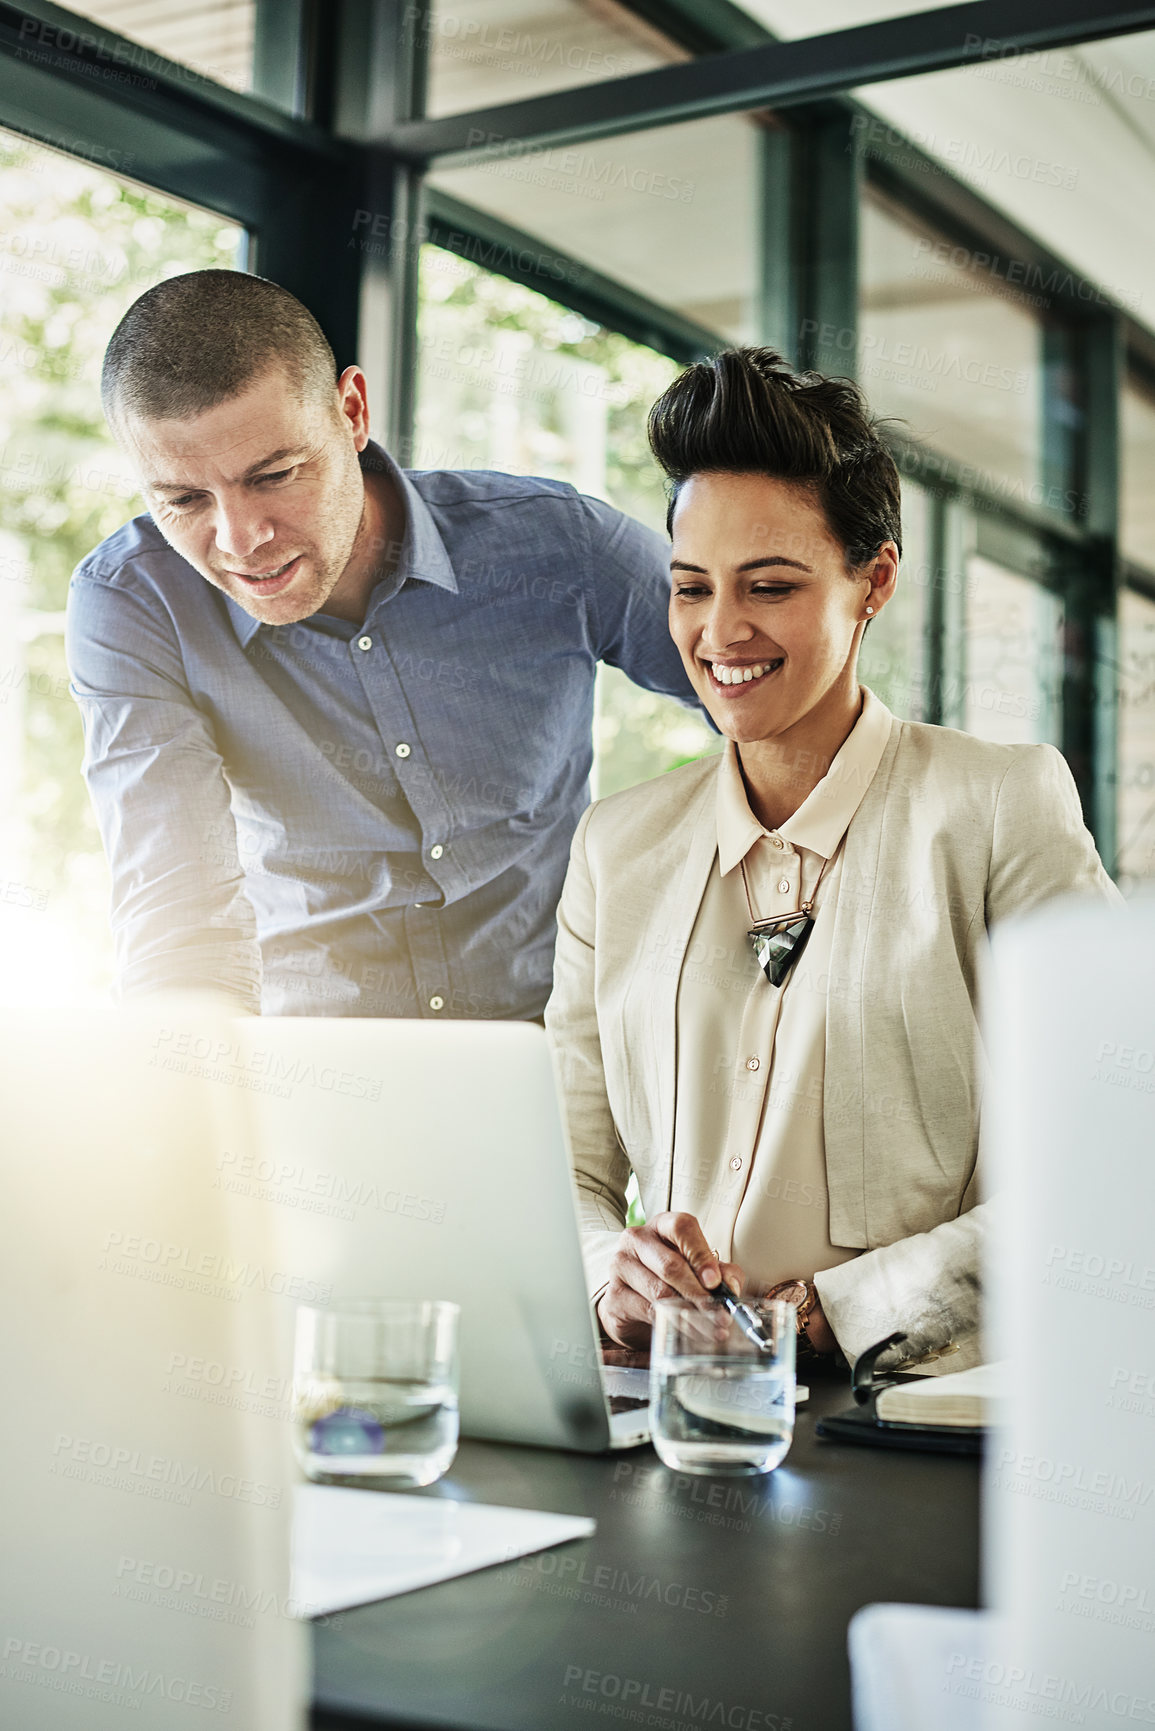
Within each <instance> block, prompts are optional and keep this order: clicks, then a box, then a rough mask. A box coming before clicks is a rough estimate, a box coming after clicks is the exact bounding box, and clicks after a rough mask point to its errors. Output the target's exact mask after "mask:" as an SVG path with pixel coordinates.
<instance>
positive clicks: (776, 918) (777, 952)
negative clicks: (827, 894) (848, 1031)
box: [738, 854, 834, 986]
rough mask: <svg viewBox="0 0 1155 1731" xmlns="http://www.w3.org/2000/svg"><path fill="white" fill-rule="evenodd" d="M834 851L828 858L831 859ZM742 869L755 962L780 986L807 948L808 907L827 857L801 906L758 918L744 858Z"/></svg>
mask: <svg viewBox="0 0 1155 1731" xmlns="http://www.w3.org/2000/svg"><path fill="white" fill-rule="evenodd" d="M833 857H834V856H833V854H832V855H831V859H833ZM738 863H739V867H740V869H741V872H742V888H743V889H744V890H745V892H746V907H747V909H748V910H749V913H750V930H749V931H748V932H747V934H746V936H747V937H748V938H749V939H750V943H751V945H752V947H753V950H754V954H755V956H756V957H757V959H758V966H759V967H760V968H761V969H762V972H763V973H764V974H765V975H766V978H767V979H768V980H769V981H770V984H771V985H772V986H780V985H781V984H782V982H783V980H784V979H785V978H786V976H787V974H788V973H789V972H790V969H791V968H792V967H793V966H794V963H795V962H796V961H797V960H798V958H799V956H800V955H801V954H802V952H803V950H804V949H805V948H806V941H807V939H808V938H809V936H810V932H811V929H812V927H813V925H814V915H813V914H812V913H811V911H810V910H811V908H812V907H813V906H814V898H815V897H816V896H817V894H818V885H819V884H820V883H821V882H822V880H823V878H824V877H825V876H826V867H827V866H828V865H829V864H830V860H826V861H824V863H823V866H822V870H821V871H820V872H819V874H818V878H817V881H816V882H815V885H814V888H813V889H812V890H811V892H810V894H809V895H808V896H807V898H806V900H805V901H804V902H803V903H802V906H801V907H800V908H799V909H798V910H797V911H796V912H794V913H787V914H771V915H770V916H769V918H768V919H764V920H760V919H758V918H757V916H756V915H755V913H754V904H753V902H752V901H751V900H750V883H749V880H748V878H747V876H746V861H745V860H744V859H742V860H740V861H739V862H738Z"/></svg>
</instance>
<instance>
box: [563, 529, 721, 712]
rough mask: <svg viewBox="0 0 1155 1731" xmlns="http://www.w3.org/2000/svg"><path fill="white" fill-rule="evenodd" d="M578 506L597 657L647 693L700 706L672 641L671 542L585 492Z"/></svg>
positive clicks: (689, 705) (692, 705) (695, 706)
mask: <svg viewBox="0 0 1155 1731" xmlns="http://www.w3.org/2000/svg"><path fill="white" fill-rule="evenodd" d="M579 505H580V508H581V510H582V512H583V514H584V518H585V525H586V531H587V534H588V537H589V595H590V615H591V619H592V623H593V631H594V653H595V655H596V656H597V659H598V660H599V661H608V662H609V664H610V666H611V667H620V668H621V670H622V672H623V673H626V674H628V675H629V677H630V678H631V679H632V680H633V682H634V684H635V685H641V686H644V687H645V689H646V690H647V691H656V692H659V693H660V694H661V695H662V696H663V697H673V698H676V699H677V700H678V702H679V703H684V704H686V705H687V706H688V707H693V708H699V704H698V699H697V697H696V696H695V694H694V690H693V687H692V686H691V684H690V681H689V679H688V678H687V677H686V670H685V668H684V667H683V666H682V657H681V656H680V655H679V653H678V651H677V649H676V648H675V646H674V640H673V638H672V637H671V636H670V625H669V609H670V549H669V547H668V545H667V543H666V542H665V541H664V540H663V539H662V537H661V536H660V535H656V534H655V533H654V531H653V530H652V529H647V528H646V527H645V525H644V524H642V523H636V522H635V521H634V519H633V518H632V517H627V516H626V515H625V514H624V512H621V511H616V510H615V509H614V507H613V506H612V505H607V504H605V503H604V502H603V501H602V500H601V499H591V498H589V497H588V496H587V495H585V494H580V495H579ZM702 713H703V714H704V713H705V712H704V711H702ZM706 719H707V720H708V719H709V718H708V717H707V718H706ZM711 725H713V724H712V723H711Z"/></svg>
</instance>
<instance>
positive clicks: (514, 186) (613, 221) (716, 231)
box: [430, 115, 760, 342]
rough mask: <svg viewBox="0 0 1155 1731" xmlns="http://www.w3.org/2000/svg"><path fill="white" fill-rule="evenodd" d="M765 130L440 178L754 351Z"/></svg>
mask: <svg viewBox="0 0 1155 1731" xmlns="http://www.w3.org/2000/svg"><path fill="white" fill-rule="evenodd" d="M758 144H759V127H758V124H757V122H756V121H755V120H752V119H750V118H748V117H747V116H745V115H738V116H723V117H721V118H719V119H716V120H697V121H692V122H690V123H688V124H686V125H682V126H662V127H658V128H656V129H654V130H653V131H650V132H636V133H631V134H629V135H628V136H626V137H624V138H610V139H601V140H599V141H597V142H595V143H592V144H583V145H580V146H574V147H573V148H570V147H564V148H562V147H559V148H557V149H554V148H552V147H549V148H547V147H536V146H527V147H526V148H525V149H524V150H521V151H518V152H517V153H515V154H513V155H509V156H503V157H498V158H495V159H494V160H493V161H491V162H485V163H479V164H478V165H477V166H476V167H474V168H455V169H446V170H437V171H435V172H434V173H433V174H432V175H431V176H430V180H431V184H432V185H434V186H437V187H441V188H443V189H444V190H445V191H446V192H450V193H452V194H454V196H456V197H457V198H460V199H463V200H465V202H466V203H467V204H471V205H476V206H478V207H479V208H480V209H482V210H485V211H488V212H489V213H490V214H491V215H494V216H497V217H500V218H501V219H502V220H503V221H505V222H508V223H510V224H512V225H513V226H514V227H515V228H518V229H521V230H523V231H525V232H527V233H529V234H532V235H533V236H535V238H540V239H541V240H542V241H544V242H545V243H546V245H547V246H552V247H556V248H557V249H558V250H559V252H561V253H563V254H566V255H568V256H569V257H571V258H572V257H576V258H579V259H580V260H581V261H582V263H583V264H586V265H589V266H591V267H592V268H593V269H594V270H597V271H600V272H601V273H602V274H603V275H605V276H608V277H611V278H613V279H614V280H615V281H616V282H620V283H624V284H625V285H626V287H627V288H631V289H634V290H636V291H637V292H638V293H640V294H643V295H645V296H647V298H648V299H650V300H652V301H656V302H657V303H658V305H659V306H665V307H670V308H672V309H673V310H674V311H676V312H678V313H681V314H682V315H683V316H684V317H686V318H690V319H693V320H694V322H695V323H696V324H697V325H699V326H702V327H704V328H705V329H706V330H707V331H709V332H715V331H716V332H718V333H719V335H720V336H722V337H724V338H726V339H727V340H729V341H731V342H750V341H753V340H756V336H757V326H756V309H757V284H758V236H759V233H760V223H759V220H758V215H759V212H758V186H759V175H758V161H759V156H758Z"/></svg>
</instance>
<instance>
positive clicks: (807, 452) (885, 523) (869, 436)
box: [649, 348, 902, 571]
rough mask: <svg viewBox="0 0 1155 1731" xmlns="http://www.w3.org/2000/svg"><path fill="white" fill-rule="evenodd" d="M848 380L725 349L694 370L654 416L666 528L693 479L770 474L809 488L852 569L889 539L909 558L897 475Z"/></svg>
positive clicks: (764, 352)
mask: <svg viewBox="0 0 1155 1731" xmlns="http://www.w3.org/2000/svg"><path fill="white" fill-rule="evenodd" d="M878 427H879V422H878V421H877V420H876V419H875V417H874V416H872V415H871V413H870V410H869V408H868V407H867V404H866V399H865V398H864V397H863V395H862V392H861V391H860V390H859V389H858V386H857V385H856V384H854V383H853V381H852V380H850V379H828V378H825V377H823V375H822V374H820V373H796V372H794V371H793V370H792V369H791V367H790V366H789V365H788V364H787V362H786V361H784V360H783V359H782V356H781V355H779V354H776V353H775V351H774V350H773V349H755V348H744V349H724V350H723V351H722V353H721V354H719V355H715V356H714V358H713V360H709V361H696V362H694V363H693V365H691V366H689V367H687V368H686V370H685V372H684V373H682V374H680V375H679V377H678V378H676V379H675V380H674V382H673V384H672V385H670V386H668V387H667V389H666V390H665V391H663V392H662V395H661V396H660V397H659V398H658V400H657V402H656V403H655V404H654V406H653V408H652V409H651V410H650V424H649V432H650V448H651V450H652V451H653V453H654V456H655V457H656V458H657V460H658V462H659V463H660V465H661V467H662V468H663V469H664V470H665V472H666V475H667V477H668V479H669V482H670V508H669V512H668V514H667V517H666V527H667V529H668V528H669V527H670V525H671V524H672V522H673V516H674V506H675V504H676V503H677V498H678V494H679V492H680V491H681V489H682V487H683V486H684V484H685V483H686V482H687V481H688V480H689V479H690V477H691V476H692V475H706V474H722V473H725V474H738V475H769V476H771V477H773V479H775V480H779V481H791V482H794V483H796V484H797V485H798V486H800V487H804V488H806V489H807V490H808V491H810V492H811V493H812V494H813V496H814V498H815V500H816V502H817V503H818V504H819V505H821V507H822V510H823V512H824V513H825V516H826V521H827V523H828V524H829V525H830V530H831V533H832V534H833V535H834V536H835V538H836V540H838V541H839V542H840V543H841V545H842V547H843V549H844V552H845V556H846V563H847V567H848V568H849V569H850V570H852V571H854V570H857V569H858V568H859V567H860V566H862V565H865V564H866V563H867V561H868V560H870V559H873V558H874V556H875V554H876V553H877V552H878V550H879V548H880V547H881V546H882V544H883V542H885V541H893V542H894V543H895V545H896V546H897V547H898V549H899V551H900V552H901V551H902V503H901V494H900V488H899V480H898V469H897V468H896V467H895V463H894V459H893V457H892V456H891V455H890V452H889V451H888V450H887V449H886V446H885V445H884V444H883V443H882V440H881V439H880V437H879V434H878Z"/></svg>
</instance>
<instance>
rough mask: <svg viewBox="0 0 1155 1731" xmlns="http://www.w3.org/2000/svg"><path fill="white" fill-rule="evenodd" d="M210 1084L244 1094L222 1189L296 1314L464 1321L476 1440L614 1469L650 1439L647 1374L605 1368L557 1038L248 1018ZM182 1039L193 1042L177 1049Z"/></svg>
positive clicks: (466, 1028)
mask: <svg viewBox="0 0 1155 1731" xmlns="http://www.w3.org/2000/svg"><path fill="white" fill-rule="evenodd" d="M233 1030H234V1033H235V1041H234V1042H233V1044H232V1046H231V1049H230V1050H229V1051H228V1052H226V1053H221V1054H218V1055H217V1056H216V1057H215V1059H214V1061H213V1062H212V1064H211V1065H206V1066H205V1073H206V1075H208V1076H209V1077H210V1079H212V1080H214V1081H216V1082H217V1083H218V1085H221V1086H225V1085H229V1086H231V1087H233V1088H235V1089H237V1090H239V1091H241V1092H243V1093H244V1095H245V1096H246V1098H247V1099H248V1101H249V1104H250V1107H251V1112H252V1125H251V1131H250V1135H249V1137H248V1139H247V1141H248V1145H247V1146H243V1145H241V1144H240V1143H238V1145H237V1147H236V1148H235V1149H228V1150H225V1151H224V1152H223V1154H222V1155H221V1156H220V1157H219V1164H220V1172H219V1182H220V1184H221V1186H222V1187H223V1188H224V1189H225V1190H226V1191H227V1192H228V1193H229V1196H230V1199H231V1201H232V1202H233V1204H234V1206H235V1208H236V1209H237V1212H238V1214H241V1215H243V1213H244V1211H245V1209H246V1208H248V1209H249V1210H251V1212H252V1214H253V1220H254V1228H255V1225H256V1220H257V1218H258V1217H260V1219H261V1221H262V1223H263V1229H266V1230H268V1229H270V1223H271V1231H272V1233H273V1236H274V1239H275V1241H276V1244H277V1263H278V1267H279V1268H280V1269H281V1270H283V1271H284V1273H285V1282H284V1285H285V1292H286V1295H287V1296H289V1297H291V1296H292V1295H293V1294H295V1295H296V1296H297V1297H298V1298H308V1297H311V1296H313V1297H315V1296H321V1297H330V1296H331V1297H332V1298H334V1299H339V1298H352V1297H373V1296H381V1297H413V1298H448V1299H453V1300H455V1301H456V1303H458V1304H459V1305H460V1306H461V1377H462V1382H461V1421H462V1429H463V1431H464V1432H465V1434H467V1435H469V1436H474V1437H486V1438H493V1439H495V1440H498V1441H503V1442H518V1443H532V1444H537V1445H539V1446H543V1447H547V1448H567V1449H580V1450H584V1451H588V1452H598V1451H601V1450H604V1449H607V1448H622V1447H631V1446H635V1445H637V1444H639V1443H642V1442H645V1441H646V1440H647V1438H648V1435H649V1427H648V1419H647V1402H648V1392H647V1383H646V1376H645V1373H644V1372H626V1373H623V1372H621V1371H615V1370H607V1369H606V1368H605V1367H603V1365H602V1362H601V1355H600V1352H599V1349H598V1333H597V1329H596V1327H595V1325H594V1320H593V1315H592V1309H591V1305H590V1301H589V1297H588V1294H587V1290H586V1281H585V1273H584V1269H583V1266H582V1257H581V1245H580V1239H579V1233H578V1223H577V1209H576V1201H575V1194H574V1185H573V1177H572V1172H571V1168H570V1161H569V1156H568V1151H567V1147H566V1140H565V1134H564V1130H563V1126H562V1122H561V1117H560V1113H559V1110H558V1104H557V1094H556V1088H555V1083H554V1073H553V1065H552V1060H551V1057H550V1053H549V1047H548V1043H547V1040H546V1036H545V1033H544V1031H543V1029H541V1028H540V1027H538V1026H537V1025H536V1024H531V1023H525V1022H466V1021H454V1022H438V1023H433V1022H423V1021H392V1020H390V1021H369V1020H360V1019H353V1018H342V1017H333V1018H321V1019H312V1018H304V1017H285V1018H270V1017H262V1018H259V1019H257V1018H244V1019H238V1020H236V1021H235V1022H234V1023H233ZM178 1037H179V1036H178Z"/></svg>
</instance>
